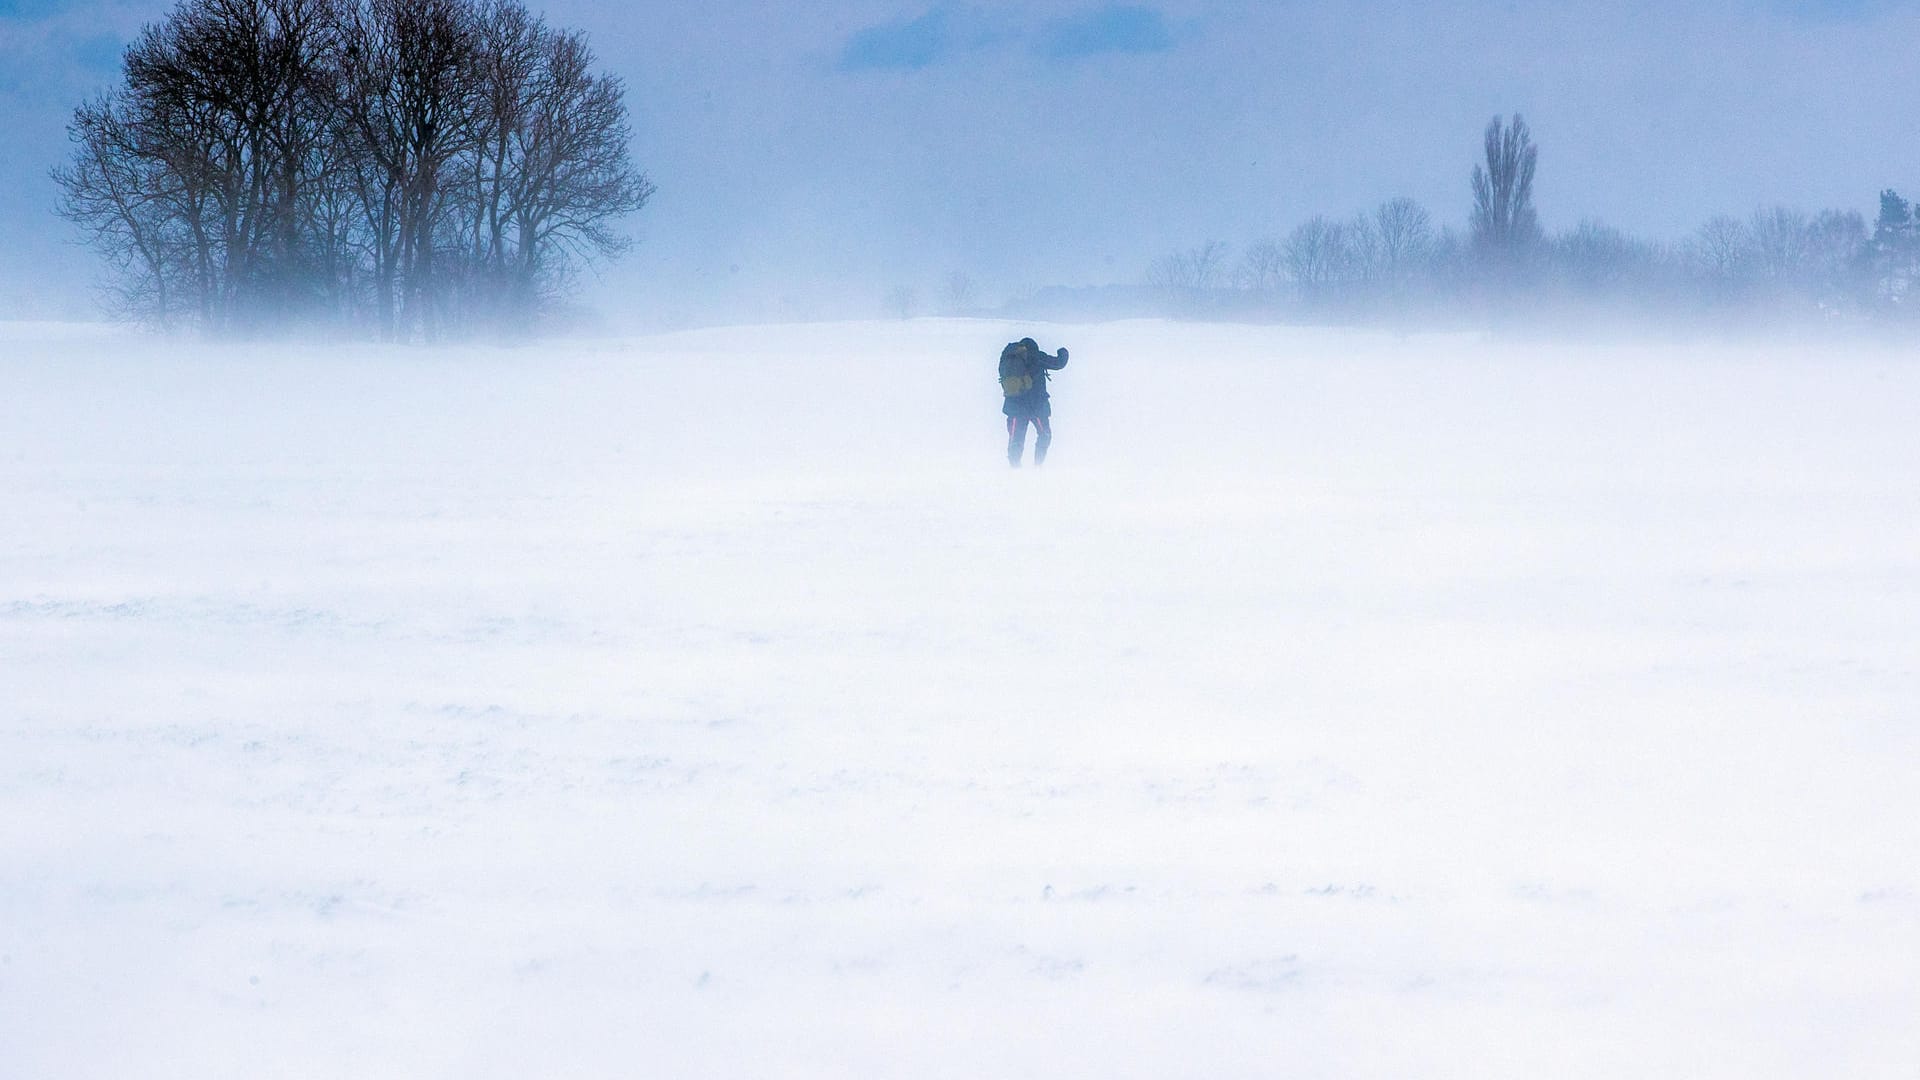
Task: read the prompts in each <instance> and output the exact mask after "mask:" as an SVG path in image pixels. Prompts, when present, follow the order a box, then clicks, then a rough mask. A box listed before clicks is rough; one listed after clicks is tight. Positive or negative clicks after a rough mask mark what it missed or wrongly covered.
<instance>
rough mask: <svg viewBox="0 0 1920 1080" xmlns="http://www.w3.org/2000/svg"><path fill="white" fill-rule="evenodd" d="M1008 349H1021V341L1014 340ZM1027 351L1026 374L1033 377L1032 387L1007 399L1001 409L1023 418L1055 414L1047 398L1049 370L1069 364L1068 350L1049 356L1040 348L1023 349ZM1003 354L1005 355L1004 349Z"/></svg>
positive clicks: (1012, 415)
mask: <svg viewBox="0 0 1920 1080" xmlns="http://www.w3.org/2000/svg"><path fill="white" fill-rule="evenodd" d="M1007 348H1008V349H1019V348H1020V342H1017V341H1016V342H1013V343H1012V344H1010V345H1008V346H1007ZM1021 351H1023V352H1024V353H1025V363H1026V374H1027V375H1028V376H1029V377H1030V378H1032V379H1033V386H1032V388H1030V389H1028V390H1026V391H1024V392H1022V393H1018V394H1014V395H1012V396H1010V397H1008V398H1007V399H1006V404H1004V405H1002V406H1000V411H1001V412H1003V413H1006V414H1007V415H1008V416H1011V417H1014V418H1016V419H1022V420H1038V419H1041V418H1042V417H1048V416H1052V415H1053V403H1052V402H1051V401H1049V400H1047V372H1049V371H1059V370H1060V369H1061V368H1063V367H1066V366H1067V357H1066V350H1065V349H1062V350H1061V351H1060V353H1059V354H1058V355H1053V356H1049V355H1048V354H1046V353H1043V352H1041V351H1040V350H1039V349H1025V350H1021ZM1002 355H1005V352H1004V350H1003V352H1002Z"/></svg>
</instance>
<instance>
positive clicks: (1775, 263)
mask: <svg viewBox="0 0 1920 1080" xmlns="http://www.w3.org/2000/svg"><path fill="white" fill-rule="evenodd" d="M1809 224H1810V223H1809V221H1808V219H1807V215H1806V214H1805V213H1804V212H1802V211H1799V210H1794V209H1791V208H1789V207H1785V206H1774V207H1766V208H1762V209H1759V210H1755V211H1754V212H1753V214H1752V215H1751V216H1750V217H1748V219H1747V229H1746V234H1747V242H1748V252H1749V255H1750V257H1751V259H1752V266H1753V273H1754V276H1755V277H1757V278H1758V279H1759V280H1761V281H1763V282H1765V283H1767V284H1769V285H1771V286H1774V287H1775V289H1776V290H1777V289H1779V288H1780V287H1782V286H1788V285H1792V284H1796V283H1799V282H1802V281H1805V280H1806V278H1807V276H1808V271H1809V268H1810V267H1811V265H1812V261H1813V242H1812V241H1813V237H1812V234H1811V232H1810V230H1809V227H1808V226H1809Z"/></svg>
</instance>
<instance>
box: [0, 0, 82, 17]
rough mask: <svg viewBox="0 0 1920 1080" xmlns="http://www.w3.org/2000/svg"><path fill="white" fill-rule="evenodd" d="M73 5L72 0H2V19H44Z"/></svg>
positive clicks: (0, 1) (0, 2)
mask: <svg viewBox="0 0 1920 1080" xmlns="http://www.w3.org/2000/svg"><path fill="white" fill-rule="evenodd" d="M71 6H73V5H72V0H0V19H42V18H45V17H47V16H48V15H53V14H56V13H58V12H62V11H65V10H66V9H67V8H69V7H71Z"/></svg>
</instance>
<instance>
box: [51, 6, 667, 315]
mask: <svg viewBox="0 0 1920 1080" xmlns="http://www.w3.org/2000/svg"><path fill="white" fill-rule="evenodd" d="M69 133H70V136H71V139H72V143H73V147H74V149H73V156H72V158H71V159H70V160H69V161H68V162H67V163H66V164H65V165H63V166H61V167H59V168H56V169H55V170H54V171H53V177H54V179H55V181H56V182H57V183H58V185H59V187H60V190H61V193H62V198H61V203H60V206H59V210H60V213H61V214H62V215H64V216H65V217H67V218H68V219H69V220H71V221H72V222H74V223H75V224H76V225H77V226H79V228H80V229H81V230H82V231H83V233H84V235H85V236H86V238H87V239H88V240H89V242H90V243H91V244H92V246H94V247H95V248H96V249H97V250H98V251H99V252H100V253H101V255H102V256H104V258H105V259H106V261H107V264H108V267H109V273H108V276H107V286H108V288H109V290H110V295H111V299H112V301H113V303H114V306H115V307H116V308H117V309H118V310H119V311H120V312H121V313H123V314H124V315H126V316H128V317H132V318H137V319H141V320H146V321H150V322H153V323H157V324H160V325H165V326H195V327H199V328H202V329H205V330H208V331H213V332H227V331H248V330H255V329H267V328H272V327H276V326H334V327H341V328H346V329H349V330H352V331H356V332H367V333H373V334H377V335H378V336H380V337H381V338H383V339H387V340H418V339H426V340H431V339H433V338H435V337H437V336H441V335H443V334H446V333H448V332H450V331H453V330H455V329H459V330H462V331H471V330H474V329H477V328H484V327H494V328H499V327H505V326H524V325H526V324H527V322H528V321H529V320H530V319H532V318H533V317H535V316H536V315H537V314H538V313H539V312H540V311H541V310H542V309H543V307H544V306H545V305H546V304H547V303H548V302H549V301H551V300H552V299H554V298H555V297H557V296H558V295H559V294H560V291H561V290H562V289H563V287H564V285H565V283H566V282H567V281H568V279H569V277H570V276H571V274H572V273H573V272H574V271H576V270H577V269H578V268H579V267H581V266H582V265H583V264H584V263H585V262H586V261H588V260H592V259H597V258H607V257H612V256H614V255H617V254H618V253H620V252H621V251H622V250H624V249H625V248H626V246H627V245H628V243H629V241H628V240H627V239H626V238H625V237H624V236H623V235H622V234H620V233H619V232H618V231H617V230H616V224H617V222H618V220H619V219H620V218H621V217H622V216H623V215H626V214H629V213H631V212H633V211H636V210H639V209H640V208H641V207H642V206H644V205H645V204H646V202H647V200H648V199H649V198H650V197H651V195H652V194H653V190H654V189H653V185H652V184H651V183H650V182H649V181H648V179H647V177H646V176H645V174H644V173H642V172H641V171H639V170H638V169H637V168H636V167H635V165H634V163H633V161H632V160H631V157H630V154H629V151H628V141H629V138H630V127H629V124H628V120H627V113H626V106H625V103H624V89H623V85H622V83H621V81H620V80H619V79H618V78H617V77H614V76H611V75H607V74H602V73H598V72H596V71H595V70H594V57H593V54H592V51H591V50H590V49H589V47H588V45H587V41H586V38H585V37H584V35H582V34H580V33H578V32H575V31H569V30H564V29H559V28H555V27H552V26H549V25H547V24H546V23H545V22H544V21H543V20H542V19H540V18H539V17H537V16H535V15H533V14H531V13H530V12H529V11H528V10H527V9H526V8H525V7H524V6H522V5H521V4H520V3H519V0H186V2H184V3H182V4H181V5H180V6H179V7H178V8H176V9H175V10H174V12H173V13H172V14H171V15H170V16H169V17H168V18H167V19H166V20H164V21H163V22H160V23H157V24H154V25H151V26H149V27H147V28H146V29H145V30H144V31H143V32H142V33H141V35H140V37H139V38H138V39H137V40H136V41H135V42H134V43H133V44H132V45H131V46H130V47H129V48H128V49H127V51H126V54H125V81H124V83H123V85H121V86H119V87H117V88H115V89H113V90H111V91H109V92H107V93H105V94H103V95H101V96H100V97H98V98H96V99H94V100H92V101H89V102H87V103H86V104H84V105H82V106H80V108H79V109H77V110H76V111H75V114H74V118H73V122H72V123H71V125H70V126H69Z"/></svg>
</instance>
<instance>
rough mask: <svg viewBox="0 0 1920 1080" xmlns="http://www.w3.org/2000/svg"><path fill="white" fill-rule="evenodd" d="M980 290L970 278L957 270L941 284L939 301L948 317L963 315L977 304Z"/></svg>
mask: <svg viewBox="0 0 1920 1080" xmlns="http://www.w3.org/2000/svg"><path fill="white" fill-rule="evenodd" d="M979 296H980V288H979V286H978V285H976V284H975V283H974V280H973V278H972V277H970V276H968V275H967V274H965V273H962V272H961V271H959V270H955V271H953V272H952V273H949V274H948V275H947V277H946V280H945V281H944V282H943V283H942V288H941V301H942V302H943V304H944V305H945V307H946V311H947V314H949V315H964V314H966V313H968V312H970V311H972V310H973V309H974V307H975V306H976V305H977V304H978V303H979Z"/></svg>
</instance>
